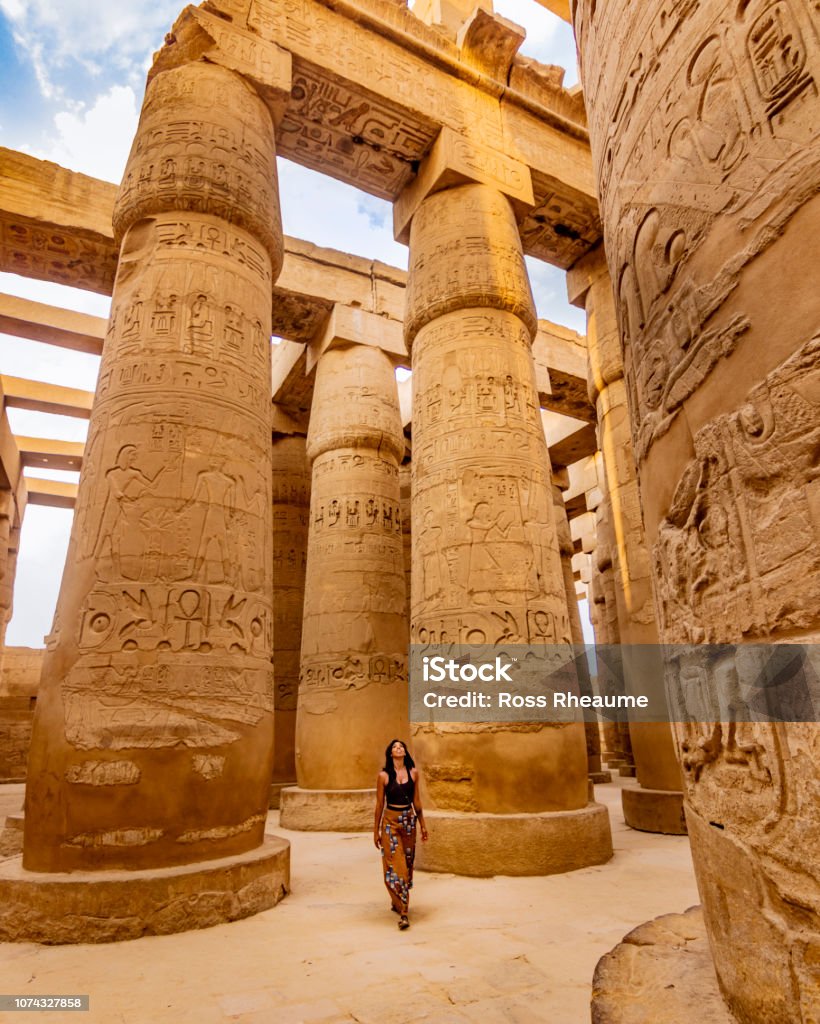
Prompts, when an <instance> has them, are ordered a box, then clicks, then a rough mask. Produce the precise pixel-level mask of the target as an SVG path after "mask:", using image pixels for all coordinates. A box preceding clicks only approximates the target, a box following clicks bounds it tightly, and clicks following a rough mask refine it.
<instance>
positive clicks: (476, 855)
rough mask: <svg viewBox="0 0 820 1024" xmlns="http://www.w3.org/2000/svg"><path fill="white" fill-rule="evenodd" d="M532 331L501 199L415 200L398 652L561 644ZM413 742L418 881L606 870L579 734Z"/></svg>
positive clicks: (468, 733) (514, 236)
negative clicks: (408, 469) (417, 775)
mask: <svg viewBox="0 0 820 1024" xmlns="http://www.w3.org/2000/svg"><path fill="white" fill-rule="evenodd" d="M423 175H424V170H423V169H422V172H421V174H420V179H422V180H423ZM535 328H536V320H535V310H534V307H533V301H532V295H531V292H530V286H529V281H528V278H527V273H526V268H525V265H524V260H523V255H522V251H521V241H520V237H519V234H518V229H517V226H516V222H515V218H514V216H513V210H512V206H511V204H510V202H509V200H508V199H507V197H506V196H505V195H504V194H502V192H500V191H497V190H496V189H495V188H493V187H491V186H489V185H486V184H471V183H470V184H461V185H456V186H455V187H452V188H449V189H446V190H445V191H439V192H435V193H433V194H432V195H429V196H427V197H426V198H423V199H422V201H421V203H420V205H419V206H418V208H417V209H416V211H415V213H414V216H413V218H412V226H411V230H410V270H409V279H408V288H407V311H406V317H405V332H406V338H407V340H408V346H412V365H413V395H414V397H413V459H412V481H413V487H412V490H413V494H412V505H413V538H412V541H413V572H412V580H411V587H412V602H411V636H412V641H413V642H414V643H416V644H447V643H461V644H477V643H480V644H496V643H501V644H505V645H509V644H533V645H536V646H540V645H545V644H567V643H569V642H570V641H571V636H570V630H569V623H568V621H567V606H566V598H565V593H564V582H563V577H562V573H561V565H560V559H559V554H558V543H557V538H556V533H555V526H554V523H553V515H552V495H551V480H550V463H549V458H548V455H547V450H546V443H545V440H544V435H543V430H542V427H541V422H540V418H539V411H538V399H537V393H536V388H535V370H534V365H533V360H532V353H531V348H530V346H531V342H532V338H533V336H534V333H535ZM413 743H414V747H413V754H414V756H417V757H418V759H419V762H420V764H421V766H422V770H423V772H424V774H425V779H426V787H427V788H426V794H427V797H426V800H427V805H428V806H429V807H430V808H431V811H430V812H428V818H429V819H430V833H431V842H430V844H429V846H428V847H425V848H424V849H423V850H422V851H421V854H420V856H421V865H422V866H423V867H426V868H428V869H430V870H444V871H453V872H456V873H459V874H475V875H490V874H495V873H501V874H541V873H551V872H555V871H564V870H569V869H571V868H574V867H580V866H582V865H584V864H590V863H600V862H602V861H604V860H606V859H607V858H608V857H609V856H610V855H611V845H610V837H609V825H608V821H607V820H606V819H605V818H603V817H602V815H601V814H600V812H601V810H602V808H600V807H599V806H598V805H594V804H593V805H587V758H586V745H585V741H584V727H583V724H582V723H573V724H564V725H554V724H543V723H526V722H521V723H510V724H503V725H502V724H500V723H487V724H474V725H467V724H436V725H433V724H417V725H416V726H415V727H414V738H413Z"/></svg>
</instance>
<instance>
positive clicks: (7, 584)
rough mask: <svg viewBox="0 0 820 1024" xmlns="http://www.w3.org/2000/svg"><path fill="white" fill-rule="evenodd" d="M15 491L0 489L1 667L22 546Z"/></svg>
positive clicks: (0, 666) (0, 665)
mask: <svg viewBox="0 0 820 1024" xmlns="http://www.w3.org/2000/svg"><path fill="white" fill-rule="evenodd" d="M17 514H18V513H17V502H16V501H15V497H14V492H13V491H12V490H11V489H10V488H8V489H0V668H2V665H3V651H4V650H5V645H6V630H7V629H8V625H9V622H10V621H11V616H12V612H13V608H14V579H15V576H16V574H17V553H18V549H19V547H20V523H19V520H17V525H15V520H16V517H17Z"/></svg>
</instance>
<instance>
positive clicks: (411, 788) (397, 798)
mask: <svg viewBox="0 0 820 1024" xmlns="http://www.w3.org/2000/svg"><path fill="white" fill-rule="evenodd" d="M415 793H416V784H415V782H413V776H412V775H411V774H410V770H409V769H408V770H407V782H398V781H396V776H395V775H392V776H390V778H389V779H388V782H387V789H386V790H385V795H386V797H387V805H388V807H390V806H391V805H392V806H394V807H409V806H410V804H412V802H413V797H414V796H415Z"/></svg>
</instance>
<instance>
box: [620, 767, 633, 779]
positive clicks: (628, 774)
mask: <svg viewBox="0 0 820 1024" xmlns="http://www.w3.org/2000/svg"><path fill="white" fill-rule="evenodd" d="M618 774H619V775H620V776H621V778H622V779H634V778H635V777H636V775H637V774H638V769H637V768H636V767H635V765H634V764H622V765H621V767H620V768H619V769H618Z"/></svg>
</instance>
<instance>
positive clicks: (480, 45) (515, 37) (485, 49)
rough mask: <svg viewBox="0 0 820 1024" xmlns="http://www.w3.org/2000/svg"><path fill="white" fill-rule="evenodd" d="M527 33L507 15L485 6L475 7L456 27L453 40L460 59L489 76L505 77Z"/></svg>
mask: <svg viewBox="0 0 820 1024" xmlns="http://www.w3.org/2000/svg"><path fill="white" fill-rule="evenodd" d="M526 36H527V33H526V32H525V31H524V29H523V28H521V26H520V25H516V24H515V22H513V21H508V20H507V18H502V17H501V16H500V15H498V14H494V13H493V12H492V10H489V11H488V10H487V9H486V8H485V7H476V9H475V10H474V11H473V12H472V14H471V15H470V17H469V18H468V20H467V21H465V22H464V24H463V25H462V26H461V28H460V29H459V32H458V35H457V36H456V43H457V45H458V48H459V50H460V51H461V59H462V60H463V61H464V63H465V64H469V65H470V67H474V68H477V69H478V70H479V71H483V72H485V73H486V74H488V75H490V76H491V77H492V78H498V79H502V78H506V77H507V74H508V73H509V70H510V66H511V64H512V62H513V57H515V55H516V53H518V51H519V49H520V48H521V44H522V43H523V42H524V39H525V38H526Z"/></svg>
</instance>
